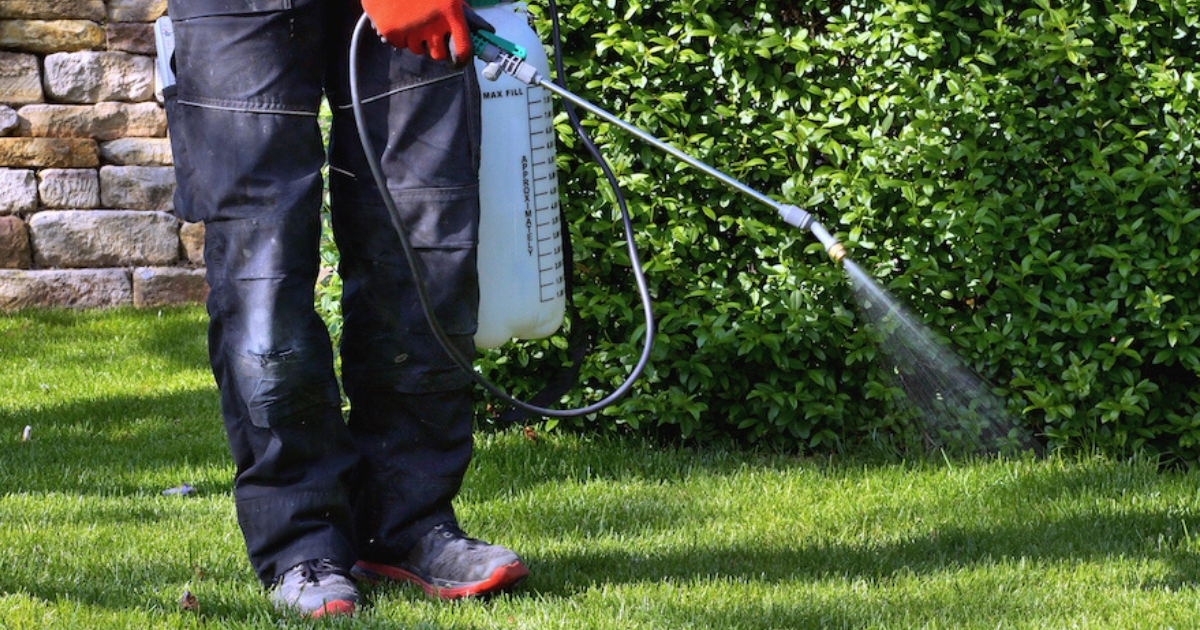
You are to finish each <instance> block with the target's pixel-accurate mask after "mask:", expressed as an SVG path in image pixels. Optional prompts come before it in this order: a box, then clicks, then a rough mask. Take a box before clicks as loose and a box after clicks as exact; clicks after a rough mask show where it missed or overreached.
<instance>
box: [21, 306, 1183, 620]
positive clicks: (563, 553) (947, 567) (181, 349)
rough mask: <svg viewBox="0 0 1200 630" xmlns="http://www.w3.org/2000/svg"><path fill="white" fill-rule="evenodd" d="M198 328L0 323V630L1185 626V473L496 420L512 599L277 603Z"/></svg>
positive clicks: (496, 492) (492, 489) (61, 316)
mask: <svg viewBox="0 0 1200 630" xmlns="http://www.w3.org/2000/svg"><path fill="white" fill-rule="evenodd" d="M204 330H205V316H204V313H203V310H202V309H200V308H184V309H164V310H163V311H161V312H159V311H131V310H125V311H115V312H104V313H97V312H83V313H77V312H49V313H25V314H19V315H4V316H0V628H139V629H140V628H160V627H161V628H177V627H178V628H193V627H194V628H201V627H203V628H279V627H306V626H317V627H347V628H359V627H364V628H398V627H401V628H613V629H618V628H620V629H628V628H656V629H657V628H1168V627H1174V628H1196V627H1200V593H1198V592H1197V588H1196V581H1197V579H1198V578H1200V561H1198V558H1200V540H1198V539H1197V537H1196V536H1197V534H1200V494H1198V490H1200V475H1198V474H1196V473H1184V472H1158V471H1156V470H1155V468H1154V466H1153V465H1151V464H1150V463H1148V462H1139V461H1133V462H1125V461H1113V460H1111V459H1106V458H1103V457H1082V456H1054V457H1050V458H1048V459H1044V460H1033V459H1024V460H975V461H958V462H954V461H950V462H946V461H941V462H938V461H913V462H904V463H869V462H867V461H865V460H855V459H853V458H851V459H842V458H840V457H835V458H832V459H830V458H820V459H813V458H801V457H790V456H784V455H778V454H769V453H754V452H730V451H726V450H715V449H714V450H705V449H690V448H667V449H664V448H662V447H656V446H654V445H651V444H648V443H646V442H643V441H641V440H637V439H618V438H612V437H586V436H577V435H569V434H563V433H547V434H543V435H541V436H540V439H538V440H537V441H533V440H529V439H527V438H526V437H525V436H524V435H523V434H521V433H519V432H516V431H513V432H504V433H495V434H484V435H480V436H479V438H478V456H477V457H476V460H475V463H474V465H473V468H472V471H471V473H470V475H469V476H468V479H467V483H466V487H465V489H464V491H463V494H462V495H461V497H460V501H459V510H460V516H461V520H462V521H463V524H464V526H465V527H466V529H467V531H468V532H471V533H473V534H475V535H478V536H480V537H484V538H487V539H490V540H493V541H496V542H500V543H504V544H506V545H509V546H511V547H513V548H514V549H516V550H518V551H519V552H520V553H522V554H523V555H524V556H525V558H526V559H527V561H528V564H529V566H530V568H531V570H532V571H533V575H532V577H531V578H530V579H529V580H527V581H526V582H525V583H524V584H523V585H522V586H521V587H520V588H519V589H518V590H517V591H516V592H515V593H513V594H511V595H506V596H502V597H498V598H495V599H493V600H491V601H486V602H459V603H442V602H434V601H430V600H427V599H425V598H424V597H423V596H422V595H421V594H420V592H419V591H418V590H417V589H415V588H404V587H376V588H372V589H369V590H368V591H367V595H368V597H369V605H368V606H367V607H366V608H365V609H364V610H363V611H362V612H361V613H360V614H359V615H358V616H357V617H355V618H354V619H348V620H347V619H342V620H331V621H327V622H320V623H311V622H304V621H302V620H298V619H295V618H292V617H288V616H281V615H279V614H277V613H275V612H274V611H273V610H272V609H271V607H270V605H269V604H268V602H267V600H266V598H265V597H264V596H263V593H262V591H261V588H260V587H259V585H258V583H257V581H256V579H255V578H254V576H253V574H252V572H251V570H250V567H249V564H248V563H247V561H246V559H245V551H244V548H243V546H242V540H241V535H240V533H239V531H238V529H237V524H236V520H235V518H234V510H233V500H232V496H231V477H232V473H233V471H232V465H231V463H230V461H229V456H228V452H227V447H226V444H225V438H224V433H223V429H222V427H221V422H220V418H219V414H218V406H217V395H216V390H215V388H214V386H213V383H212V378H211V375H210V374H209V371H208V367H207V363H206V358H205V357H206V350H205V343H204V335H205V332H204ZM26 426H29V427H31V429H30V439H29V440H28V441H23V440H22V433H23V430H24V428H25V427H26ZM185 482H186V483H188V484H190V485H192V486H194V487H195V488H196V489H197V491H196V492H195V493H194V494H192V495H190V496H186V497H184V496H164V495H163V490H165V489H168V488H172V487H176V486H179V485H180V484H182V483H185ZM185 591H189V592H191V593H192V594H193V595H194V596H195V597H196V598H197V601H198V602H199V606H200V608H199V610H198V611H190V610H184V609H183V608H181V606H180V603H179V602H180V597H181V596H182V595H183V593H184V592H185Z"/></svg>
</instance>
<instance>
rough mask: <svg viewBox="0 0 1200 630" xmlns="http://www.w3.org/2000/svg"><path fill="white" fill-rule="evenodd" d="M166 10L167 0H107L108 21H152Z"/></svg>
mask: <svg viewBox="0 0 1200 630" xmlns="http://www.w3.org/2000/svg"><path fill="white" fill-rule="evenodd" d="M166 12H167V0H108V21H109V22H153V21H154V20H157V19H158V18H160V17H162V16H163V15H165V14H166Z"/></svg>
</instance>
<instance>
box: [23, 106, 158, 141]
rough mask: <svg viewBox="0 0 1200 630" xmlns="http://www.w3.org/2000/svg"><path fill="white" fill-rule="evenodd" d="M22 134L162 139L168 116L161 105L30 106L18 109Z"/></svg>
mask: <svg viewBox="0 0 1200 630" xmlns="http://www.w3.org/2000/svg"><path fill="white" fill-rule="evenodd" d="M17 116H18V118H19V119H20V125H19V128H18V134H19V135H22V136H33V137H38V138H95V139H97V140H102V141H103V140H115V139H117V138H138V137H160V136H163V135H166V133H167V116H166V113H165V112H164V111H163V108H162V106H160V105H158V104H157V103H152V102H151V103H113V102H105V103H97V104H96V105H45V104H43V105H26V106H25V107H22V108H21V109H19V110H17Z"/></svg>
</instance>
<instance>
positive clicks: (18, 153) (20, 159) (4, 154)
mask: <svg viewBox="0 0 1200 630" xmlns="http://www.w3.org/2000/svg"><path fill="white" fill-rule="evenodd" d="M97 166H100V147H99V145H97V144H96V141H95V140H92V139H91V138H0V168H4V167H18V168H95V167H97Z"/></svg>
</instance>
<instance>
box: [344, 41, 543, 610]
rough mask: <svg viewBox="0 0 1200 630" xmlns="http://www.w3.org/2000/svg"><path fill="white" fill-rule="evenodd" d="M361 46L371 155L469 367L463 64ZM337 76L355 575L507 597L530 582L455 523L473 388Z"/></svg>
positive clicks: (507, 555) (472, 278) (472, 305)
mask: <svg viewBox="0 0 1200 630" xmlns="http://www.w3.org/2000/svg"><path fill="white" fill-rule="evenodd" d="M343 27H344V30H343V33H345V32H348V30H349V25H348V24H344V25H343ZM366 39H367V41H364V43H363V48H364V50H363V51H362V59H360V60H358V62H357V63H358V66H359V67H360V68H361V69H362V71H361V77H360V93H361V95H362V97H363V100H364V106H365V107H364V109H365V114H366V116H367V117H368V124H367V126H368V127H369V128H370V130H371V133H372V134H373V136H372V144H373V145H374V147H375V149H376V151H378V155H376V156H374V158H375V159H379V160H381V164H382V166H383V170H384V173H385V175H386V177H387V179H388V191H387V193H388V194H389V195H391V196H392V197H393V198H394V199H395V200H396V202H397V205H398V207H399V209H400V212H401V214H402V215H403V217H404V223H405V225H406V227H407V229H408V234H409V238H410V240H411V242H412V245H413V246H414V248H415V249H416V250H417V253H418V257H419V258H420V261H421V264H422V267H423V269H422V273H423V274H424V276H425V283H426V288H427V289H428V293H429V296H430V298H431V301H432V303H433V308H434V311H435V313H436V314H437V317H438V319H439V321H440V323H441V325H442V327H443V329H444V330H445V331H446V332H447V333H448V335H449V336H451V337H452V338H453V339H454V342H455V343H456V345H457V347H458V349H459V350H460V351H461V352H462V353H463V354H465V355H466V356H468V357H469V356H473V354H474V351H475V348H474V342H473V335H474V333H475V329H476V320H477V315H478V307H479V287H478V277H477V273H476V268H475V260H476V249H475V248H476V244H477V240H478V221H479V190H478V178H479V130H480V121H479V91H478V85H477V84H476V82H475V75H474V69H473V67H471V66H469V65H468V67H467V68H466V70H465V71H463V70H459V69H454V68H451V67H449V66H448V65H446V64H443V63H440V62H434V61H432V60H430V59H428V58H426V57H418V56H416V55H412V54H410V53H408V52H400V51H396V50H395V49H393V48H391V47H390V46H387V45H384V44H380V43H379V42H378V41H377V40H376V38H374V37H373V36H369V37H367V38H366ZM344 67H347V63H346V62H342V63H338V64H337V66H336V68H337V69H338V70H335V71H334V72H332V73H331V74H333V75H335V78H334V79H333V81H331V86H332V89H331V95H332V98H331V100H332V101H333V104H334V129H333V145H332V147H331V158H330V164H331V169H330V170H331V184H330V187H331V193H332V201H333V214H334V231H335V234H336V235H337V239H338V248H339V252H340V253H341V256H342V259H341V267H340V270H341V274H342V282H343V291H344V294H343V314H344V318H345V327H344V331H345V332H344V337H343V340H342V359H343V363H342V365H343V382H344V384H345V387H346V393H347V394H348V395H349V397H350V400H351V412H350V428H351V431H352V433H353V435H354V439H355V441H356V443H357V445H358V447H359V450H360V451H361V452H362V454H363V458H364V465H363V467H362V471H363V476H362V478H361V479H360V482H359V487H358V492H357V493H356V501H357V503H356V509H355V516H356V525H357V526H358V531H359V545H360V549H361V555H362V559H361V560H360V562H359V565H358V566H359V567H360V568H362V567H366V568H367V569H368V571H369V572H370V574H371V575H374V576H382V577H389V578H394V579H403V580H409V581H414V582H418V583H420V584H421V585H423V586H425V588H426V590H427V591H428V592H430V593H431V594H434V595H439V596H443V597H460V596H465V595H475V594H480V593H484V592H491V591H493V590H498V589H502V588H506V587H508V586H511V585H512V584H514V583H515V582H516V581H519V580H520V579H521V578H522V577H524V576H525V574H526V573H527V571H526V570H525V567H524V565H522V564H521V562H520V559H519V558H518V557H517V556H516V554H514V553H512V552H511V551H509V550H507V549H504V548H503V547H499V546H496V545H488V544H486V543H482V542H481V541H477V540H473V539H469V538H466V537H465V536H464V535H463V534H462V532H461V531H460V530H459V529H458V527H457V523H456V521H455V518H454V509H453V506H452V500H453V499H454V497H455V495H456V494H457V493H458V490H459V487H460V486H461V484H462V480H463V475H464V474H465V473H466V470H467V466H468V464H469V463H470V458H471V428H472V418H471V396H470V391H469V390H468V389H467V386H468V385H469V382H470V381H469V378H468V376H467V375H466V374H465V373H463V372H462V370H461V369H459V368H458V367H457V366H456V365H455V364H454V362H453V361H452V360H451V359H450V357H449V355H448V354H447V353H446V352H445V350H443V349H442V347H441V346H440V345H439V344H438V342H437V340H436V339H435V338H434V337H433V335H432V332H431V331H430V328H429V326H428V324H427V322H426V319H425V314H424V312H423V311H422V309H421V306H420V304H419V302H418V299H417V296H416V292H415V289H414V286H415V285H414V279H413V276H412V274H411V272H410V270H409V267H408V264H407V262H406V260H405V257H404V254H403V251H402V249H401V245H400V241H399V237H398V236H397V235H396V234H395V231H394V229H393V226H392V222H391V220H390V218H389V215H388V213H387V211H386V208H385V207H384V204H383V201H382V199H381V198H380V196H379V191H378V189H377V188H376V186H375V184H374V182H373V180H372V179H371V176H370V169H369V168H368V166H367V164H366V162H365V161H364V157H363V152H362V148H361V145H360V143H359V140H358V138H357V134H356V131H355V127H354V119H353V114H352V111H351V110H350V108H349V98H350V97H349V94H348V90H346V89H345V86H346V84H347V81H346V80H345V79H344V78H337V77H336V75H337V72H339V71H340V69H341V68H344ZM339 90H340V91H339ZM360 573H361V572H360Z"/></svg>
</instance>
